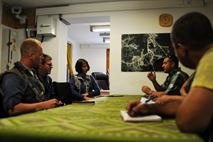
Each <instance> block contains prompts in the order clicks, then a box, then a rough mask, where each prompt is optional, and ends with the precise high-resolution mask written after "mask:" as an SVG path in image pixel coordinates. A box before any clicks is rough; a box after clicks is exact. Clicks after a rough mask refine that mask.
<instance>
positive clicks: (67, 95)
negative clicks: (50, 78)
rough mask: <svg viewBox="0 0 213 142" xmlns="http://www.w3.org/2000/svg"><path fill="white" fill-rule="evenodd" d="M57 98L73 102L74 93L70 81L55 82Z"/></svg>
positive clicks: (67, 102)
mask: <svg viewBox="0 0 213 142" xmlns="http://www.w3.org/2000/svg"><path fill="white" fill-rule="evenodd" d="M53 87H54V90H55V93H56V98H57V99H58V100H60V101H62V102H63V103H65V104H71V103H72V100H73V98H72V93H71V89H70V85H69V83H68V82H53Z"/></svg>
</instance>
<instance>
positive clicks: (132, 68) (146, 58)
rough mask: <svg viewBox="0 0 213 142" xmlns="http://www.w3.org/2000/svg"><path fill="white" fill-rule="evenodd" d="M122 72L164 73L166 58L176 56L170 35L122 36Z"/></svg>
mask: <svg viewBox="0 0 213 142" xmlns="http://www.w3.org/2000/svg"><path fill="white" fill-rule="evenodd" d="M121 42H122V43H121V45H122V47H121V50H122V51H121V71H123V72H148V71H163V69H162V63H163V59H164V57H165V56H167V55H168V54H170V55H171V54H174V51H173V49H172V45H171V41H170V34H169V33H147V34H122V37H121Z"/></svg>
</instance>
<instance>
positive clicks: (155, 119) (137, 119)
mask: <svg viewBox="0 0 213 142" xmlns="http://www.w3.org/2000/svg"><path fill="white" fill-rule="evenodd" d="M120 113H121V117H122V118H123V120H124V121H125V122H158V121H161V120H162V118H161V116H159V115H147V116H137V117H131V116H129V114H128V113H127V111H125V110H121V111H120Z"/></svg>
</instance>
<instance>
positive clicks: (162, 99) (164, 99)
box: [154, 95, 174, 104]
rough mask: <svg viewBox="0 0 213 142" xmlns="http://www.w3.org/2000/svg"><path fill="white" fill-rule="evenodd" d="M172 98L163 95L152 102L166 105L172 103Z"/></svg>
mask: <svg viewBox="0 0 213 142" xmlns="http://www.w3.org/2000/svg"><path fill="white" fill-rule="evenodd" d="M173 98H174V97H173V96H169V95H163V96H161V97H157V98H156V99H155V100H154V101H155V102H156V103H159V104H166V103H168V102H172V101H173Z"/></svg>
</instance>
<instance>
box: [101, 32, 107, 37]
mask: <svg viewBox="0 0 213 142" xmlns="http://www.w3.org/2000/svg"><path fill="white" fill-rule="evenodd" d="M99 36H101V37H109V36H110V33H107V32H103V33H99Z"/></svg>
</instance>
